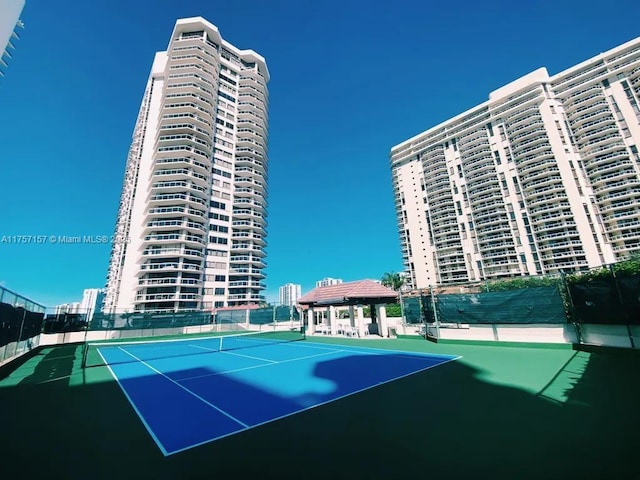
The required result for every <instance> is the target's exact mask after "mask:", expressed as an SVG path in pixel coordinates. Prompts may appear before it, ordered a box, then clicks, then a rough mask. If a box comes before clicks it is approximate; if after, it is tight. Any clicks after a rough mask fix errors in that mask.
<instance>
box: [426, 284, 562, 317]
mask: <svg viewBox="0 0 640 480" xmlns="http://www.w3.org/2000/svg"><path fill="white" fill-rule="evenodd" d="M435 300H436V312H437V316H438V320H439V321H440V322H442V323H467V324H480V323H482V324H491V323H503V324H504V323H514V324H534V323H555V324H559V323H566V322H567V319H566V315H565V310H564V306H563V301H562V297H561V295H560V291H559V289H558V287H534V288H526V289H520V290H510V291H503V292H483V293H477V294H450V295H437V296H436V299H435Z"/></svg>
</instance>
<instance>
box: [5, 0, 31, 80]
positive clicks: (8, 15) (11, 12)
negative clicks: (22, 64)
mask: <svg viewBox="0 0 640 480" xmlns="http://www.w3.org/2000/svg"><path fill="white" fill-rule="evenodd" d="M24 5H25V0H3V1H2V2H0V76H2V75H3V73H2V67H6V66H7V59H8V58H11V54H10V53H9V50H10V49H12V48H14V42H15V41H16V40H17V39H18V34H17V33H16V28H23V25H22V21H21V20H20V15H21V14H22V10H23V9H24Z"/></svg>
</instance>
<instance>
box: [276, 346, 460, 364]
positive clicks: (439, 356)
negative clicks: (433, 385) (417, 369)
mask: <svg viewBox="0 0 640 480" xmlns="http://www.w3.org/2000/svg"><path fill="white" fill-rule="evenodd" d="M284 345H289V346H292V347H305V348H315V349H318V350H330V349H331V348H330V347H320V346H319V345H331V344H329V343H319V342H307V341H304V342H302V343H301V344H300V343H298V342H286V343H284ZM336 346H338V347H340V348H342V349H344V350H342V351H344V352H353V353H362V354H363V355H367V354H369V355H371V354H373V355H383V354H385V353H386V354H387V355H388V356H390V357H399V356H400V355H392V354H394V353H401V354H403V355H416V356H420V357H429V358H434V359H452V360H457V359H458V358H462V357H460V356H456V355H447V354H442V353H425V352H416V351H414V350H393V349H389V348H376V347H361V346H359V345H336ZM361 350H375V352H378V353H373V352H372V353H369V352H363V351H361ZM387 352H391V353H392V354H388V353H387ZM403 358H406V357H403Z"/></svg>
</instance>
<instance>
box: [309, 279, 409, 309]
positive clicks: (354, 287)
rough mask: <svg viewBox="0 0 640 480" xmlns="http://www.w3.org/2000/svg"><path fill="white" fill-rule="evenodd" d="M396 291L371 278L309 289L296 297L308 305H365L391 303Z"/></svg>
mask: <svg viewBox="0 0 640 480" xmlns="http://www.w3.org/2000/svg"><path fill="white" fill-rule="evenodd" d="M397 299H398V293H397V292H395V291H394V290H392V289H390V288H387V287H385V286H384V285H380V284H379V283H377V282H374V281H373V280H358V281H357V282H347V283H339V284H337V285H328V286H326V287H318V288H315V289H313V290H311V291H310V292H309V293H307V294H306V295H303V296H302V297H300V298H299V299H298V304H300V305H309V306H330V305H334V306H340V305H358V304H360V305H367V304H371V303H374V304H375V303H391V302H395V301H396V300H397Z"/></svg>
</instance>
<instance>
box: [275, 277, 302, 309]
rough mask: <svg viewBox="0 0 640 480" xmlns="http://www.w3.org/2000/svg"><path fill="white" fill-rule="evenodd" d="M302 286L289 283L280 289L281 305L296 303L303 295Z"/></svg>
mask: <svg viewBox="0 0 640 480" xmlns="http://www.w3.org/2000/svg"><path fill="white" fill-rule="evenodd" d="M301 292H302V287H301V286H300V285H296V284H294V283H287V284H285V285H283V286H281V287H280V288H279V289H278V293H279V295H278V298H279V300H280V301H279V303H280V305H289V306H291V305H295V304H296V302H297V301H298V299H299V298H300V297H301V296H302V293H301Z"/></svg>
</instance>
